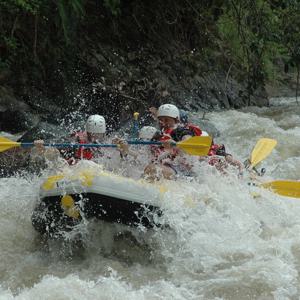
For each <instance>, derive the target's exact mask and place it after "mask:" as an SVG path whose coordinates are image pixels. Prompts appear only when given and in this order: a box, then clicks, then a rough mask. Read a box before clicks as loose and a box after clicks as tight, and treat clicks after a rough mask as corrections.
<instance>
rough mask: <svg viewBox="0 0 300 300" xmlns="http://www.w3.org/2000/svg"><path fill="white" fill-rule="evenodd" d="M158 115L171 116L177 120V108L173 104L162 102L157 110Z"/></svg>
mask: <svg viewBox="0 0 300 300" xmlns="http://www.w3.org/2000/svg"><path fill="white" fill-rule="evenodd" d="M157 116H158V117H171V118H174V119H176V118H177V119H178V120H179V109H178V108H177V107H176V106H175V105H173V104H163V105H161V106H160V107H159V109H158V112H157Z"/></svg>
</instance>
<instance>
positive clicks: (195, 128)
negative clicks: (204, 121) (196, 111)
mask: <svg viewBox="0 0 300 300" xmlns="http://www.w3.org/2000/svg"><path fill="white" fill-rule="evenodd" d="M186 128H187V129H189V130H191V131H192V132H194V136H201V135H202V130H201V129H200V127H198V126H197V125H194V124H191V123H188V124H187V125H186Z"/></svg>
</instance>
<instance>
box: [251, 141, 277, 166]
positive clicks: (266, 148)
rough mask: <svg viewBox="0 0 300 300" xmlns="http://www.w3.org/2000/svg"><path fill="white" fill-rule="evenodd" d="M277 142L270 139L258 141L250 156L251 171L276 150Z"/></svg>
mask: <svg viewBox="0 0 300 300" xmlns="http://www.w3.org/2000/svg"><path fill="white" fill-rule="evenodd" d="M276 144H277V141H276V140H273V139H268V138H262V139H260V140H258V142H257V143H256V145H255V147H254V149H253V150H252V153H251V156H250V166H249V168H250V169H253V168H254V167H255V166H256V165H257V164H258V163H260V162H261V161H262V160H264V159H265V158H266V157H267V156H268V155H269V154H270V153H271V152H272V150H273V149H274V147H275V146H276Z"/></svg>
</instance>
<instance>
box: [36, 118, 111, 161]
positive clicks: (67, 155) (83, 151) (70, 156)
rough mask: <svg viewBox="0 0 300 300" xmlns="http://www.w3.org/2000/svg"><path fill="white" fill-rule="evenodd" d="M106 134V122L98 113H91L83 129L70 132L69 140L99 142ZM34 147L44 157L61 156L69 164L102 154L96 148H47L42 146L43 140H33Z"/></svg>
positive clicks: (81, 142)
mask: <svg viewBox="0 0 300 300" xmlns="http://www.w3.org/2000/svg"><path fill="white" fill-rule="evenodd" d="M105 134H106V122H105V119H104V117H103V116H100V115H91V116H89V117H88V119H87V121H86V124H85V131H77V132H75V133H73V134H71V141H72V142H75V143H76V144H99V143H101V142H103V141H104V139H105ZM34 144H35V148H36V149H37V151H38V153H40V154H44V155H45V157H46V159H49V158H51V159H52V160H53V158H54V157H55V156H60V155H61V156H62V157H63V158H64V159H65V160H66V161H67V162H68V164H69V165H74V164H76V162H77V161H78V160H81V159H86V160H91V159H93V158H95V157H96V156H98V157H99V156H103V155H104V153H103V151H102V150H101V149H100V147H97V148H85V147H79V148H75V149H72V148H69V149H62V150H60V151H59V150H57V149H56V148H47V149H45V147H44V141H43V140H36V141H34Z"/></svg>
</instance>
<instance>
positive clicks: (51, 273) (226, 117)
mask: <svg viewBox="0 0 300 300" xmlns="http://www.w3.org/2000/svg"><path fill="white" fill-rule="evenodd" d="M199 117H200V115H197V114H193V116H192V118H193V119H197V118H199ZM206 117H207V118H208V119H209V120H210V121H212V122H213V123H214V124H215V125H216V127H217V128H218V129H219V131H220V133H221V136H220V137H218V138H217V142H222V143H224V144H225V145H226V147H227V151H228V152H230V153H232V154H233V155H234V157H236V158H238V159H239V160H241V161H244V160H245V159H246V158H247V157H249V154H250V153H251V150H252V148H253V146H254V145H255V143H256V141H257V140H258V139H259V138H261V137H269V138H274V139H276V140H277V141H278V145H277V146H276V148H275V149H274V151H273V152H272V154H271V155H270V156H269V157H268V158H266V159H265V160H264V161H263V163H262V164H261V167H265V168H266V170H267V172H266V174H265V177H266V178H265V179H266V180H267V179H293V180H300V106H297V104H296V103H295V102H292V101H291V99H283V100H282V99H281V100H280V99H274V100H272V106H271V107H268V108H256V107H252V108H247V109H243V110H239V111H236V110H229V111H223V112H213V113H210V114H207V115H206ZM204 129H205V128H204ZM198 172H199V176H198V177H197V179H196V180H194V181H191V182H189V181H187V180H179V181H178V182H176V183H175V182H174V183H171V184H172V185H173V192H167V193H166V194H165V199H164V209H165V215H164V217H163V218H165V219H166V220H167V222H168V224H169V225H170V227H171V229H164V230H162V229H157V230H149V231H143V230H138V229H127V228H125V227H124V226H121V225H113V224H106V223H103V222H95V223H91V224H88V225H87V226H86V227H85V228H84V229H83V230H85V231H86V232H85V236H86V246H85V249H82V248H81V247H80V246H79V247H74V245H72V242H71V241H64V242H63V241H51V242H49V243H48V244H45V243H43V242H42V241H41V239H40V238H39V235H38V233H36V232H35V230H34V229H33V227H32V225H31V220H30V217H31V212H32V210H33V207H34V205H35V203H36V199H37V196H38V190H39V185H40V183H41V179H40V178H38V177H32V176H29V177H28V178H1V179H0V299H1V300H2V299H18V300H19V299H28V300H35V299H80V300H82V299H91V300H94V299H105V300H106V299H124V300H125V299H130V300H132V299H138V300H141V299H149V300H150V299H151V300H152V299H153V300H156V299H178V300H180V299H239V300H240V299H261V300H263V299H264V300H265V299H299V296H300V279H299V278H300V277H299V272H300V199H294V198H287V197H282V196H279V195H276V194H273V193H271V192H270V191H268V190H259V191H258V193H259V197H257V198H254V197H253V196H252V194H251V187H249V186H248V185H247V182H248V181H247V179H246V178H244V179H238V178H237V176H236V174H233V175H230V176H220V175H218V174H216V172H214V171H212V170H211V168H202V169H199V170H198ZM256 192H257V190H256ZM129 232H130V233H129ZM68 238H70V239H71V240H72V237H68Z"/></svg>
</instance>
